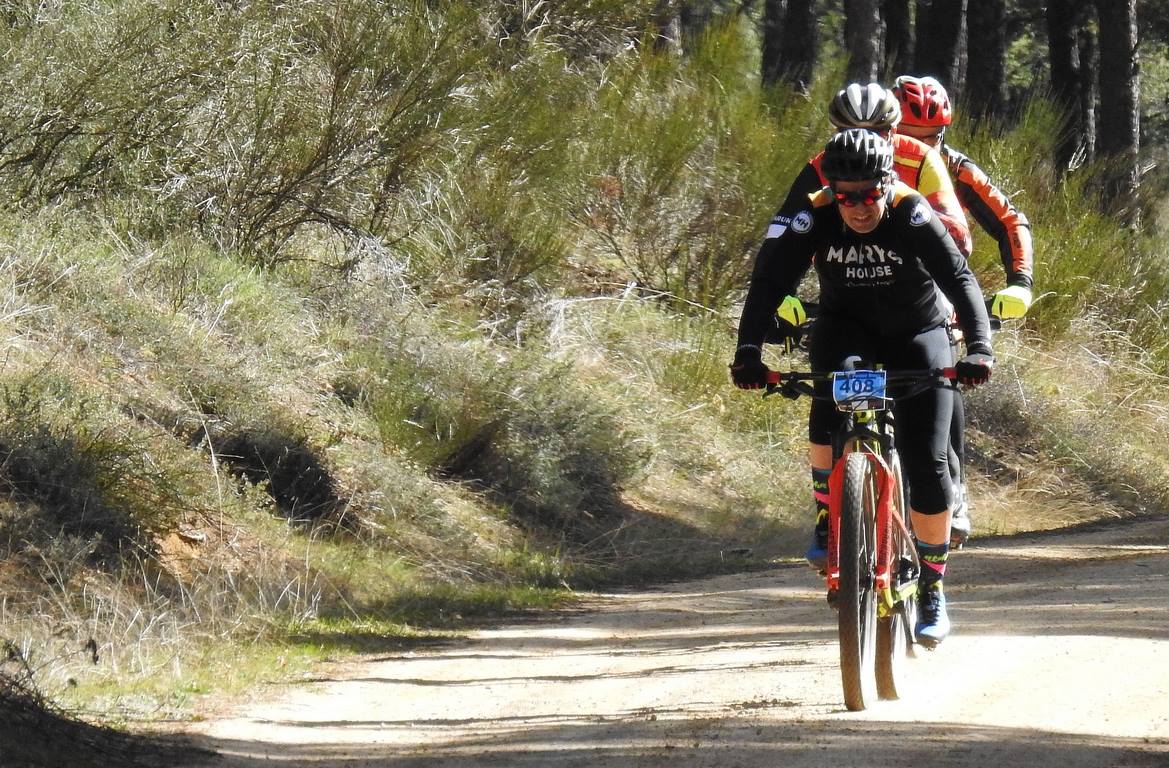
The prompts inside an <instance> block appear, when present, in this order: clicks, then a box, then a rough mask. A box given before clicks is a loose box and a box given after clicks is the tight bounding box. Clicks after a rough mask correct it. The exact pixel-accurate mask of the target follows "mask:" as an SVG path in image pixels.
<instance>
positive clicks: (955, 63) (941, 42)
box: [914, 0, 981, 99]
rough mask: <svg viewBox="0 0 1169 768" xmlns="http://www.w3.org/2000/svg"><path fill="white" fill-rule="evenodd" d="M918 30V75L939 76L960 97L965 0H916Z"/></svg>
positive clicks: (916, 56) (964, 32)
mask: <svg viewBox="0 0 1169 768" xmlns="http://www.w3.org/2000/svg"><path fill="white" fill-rule="evenodd" d="M974 1H975V2H981V0H974ZM916 29H917V34H916V35H915V38H916V41H917V42H916V44H915V46H914V69H915V70H916V71H917V72H916V74H918V75H921V76H925V75H930V76H933V77H936V78H937V79H938V80H940V81H941V82H942V85H944V86H946V89H947V90H948V91H949V92H950V98H951V99H955V98H957V97H959V96H960V94H961V92H962V59H963V56H964V53H965V45H966V0H917V24H916Z"/></svg>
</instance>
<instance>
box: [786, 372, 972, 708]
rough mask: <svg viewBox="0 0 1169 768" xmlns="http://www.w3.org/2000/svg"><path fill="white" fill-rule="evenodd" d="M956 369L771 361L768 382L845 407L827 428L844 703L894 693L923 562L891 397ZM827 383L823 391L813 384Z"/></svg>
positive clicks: (832, 592)
mask: <svg viewBox="0 0 1169 768" xmlns="http://www.w3.org/2000/svg"><path fill="white" fill-rule="evenodd" d="M953 380H954V369H952V368H945V369H933V370H925V371H886V370H882V369H880V368H879V367H874V366H869V365H866V364H865V363H863V362H862V361H860V360H859V359H857V358H850V359H849V360H848V361H846V364H845V365H844V366H843V368H842V370H839V371H833V372H830V373H806V372H795V371H793V372H781V371H772V372H771V374H770V377H769V383H768V391H769V392H779V393H780V394H783V395H785V396H787V397H789V398H792V399H795V398H798V397H799V396H800V395H805V396H808V397H812V398H817V399H825V400H828V399H830V400H832V401H833V402H835V403H836V407H837V408H838V409H839V410H840V411H842V412H843V413H844V414H845V418H844V420H843V422H842V424H841V426H840V428H839V429H838V430H837V432H836V434H835V435H834V436H833V441H832V449H833V450H832V454H833V466H832V474H831V476H830V478H829V481H828V485H829V496H830V498H831V503H830V506H829V513H828V564H827V568H826V569H825V571H824V577H825V582H826V585H827V588H828V601H829V603H831V604H832V605H833V606H834V607H835V608H836V610H837V615H838V631H839V638H840V677H841V683H842V685H843V688H844V703H845V706H846V707H848V709H850V710H854V711H855V710H861V709H864V708H865V707H866V706H868V704H870V703H872V702H873V701H875V700H876V699H877V698H878V697H880V698H882V699H896V698H898V697H899V695H900V693H901V690H902V688H903V665H904V660H905V658H906V657H907V656H910V655H912V654H913V647H914V644H915V639H914V626H915V624H916V623H917V582H918V575H919V574H920V572H921V562H920V561H919V559H918V556H917V546H916V544H915V541H914V536H913V532H912V530H911V528H912V523H911V520H910V516H909V498H908V493H907V489H906V487H905V482H904V478H903V477H902V474H901V461H900V457H899V456H898V453H897V449H896V446H895V445H894V426H895V425H894V415H893V411H892V409H891V407H890V406H892V404H893V403H895V402H898V401H901V400H905V399H908V398H910V397H913V396H915V395H918V394H921V393H922V392H924V391H925V390H927V389H930V388H932V387H949V388H954V389H956V385H955V384H954V383H953ZM818 383H826V384H828V385H829V391H830V393H831V394H830V395H822V394H821V393H820V391H818V390H817V388H816V386H815V385H816V384H818Z"/></svg>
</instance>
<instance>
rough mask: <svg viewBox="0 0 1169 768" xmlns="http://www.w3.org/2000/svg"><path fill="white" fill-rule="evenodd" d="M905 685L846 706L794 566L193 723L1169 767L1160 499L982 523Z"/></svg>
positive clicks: (626, 603) (434, 739) (383, 753)
mask: <svg viewBox="0 0 1169 768" xmlns="http://www.w3.org/2000/svg"><path fill="white" fill-rule="evenodd" d="M948 583H949V584H950V585H951V588H950V589H949V590H948V592H949V595H950V601H951V606H952V607H951V617H952V619H953V621H954V624H955V628H954V634H953V635H952V636H951V638H950V639H949V640H947V641H946V642H945V643H944V644H943V645H942V646H941V647H940V648H939V649H938V650H937V651H935V652H932V653H923V654H922V655H920V656H919V658H917V659H914V660H911V662H910V664H909V670H910V671H909V678H910V681H909V682H910V690H909V692H908V694H907V695H906V696H905V697H903V698H902V699H901V700H899V701H894V702H882V703H879V704H878V705H877V706H876V707H874V708H872V709H870V710H867V711H865V712H861V713H850V712H847V711H845V710H844V708H843V706H842V704H841V694H840V683H839V672H838V667H837V660H836V644H835V625H834V621H835V616H834V614H833V613H832V612H831V610H830V609H829V608H828V607H827V606H826V604H825V603H824V598H823V595H822V590H821V586H820V584H819V583H818V580H817V578H816V577H815V576H814V575H813V574H812V573H811V572H810V571H809V570H808V569H807V568H806V567H805V566H802V565H798V564H791V565H784V566H780V567H777V568H775V569H773V570H769V571H767V572H759V573H752V574H743V575H735V576H726V577H720V578H717V579H713V580H708V581H701V582H693V583H687V584H677V585H672V586H670V587H667V588H664V589H661V590H654V591H652V592H644V593H636V594H616V595H603V596H598V597H596V598H595V599H592V600H590V601H589V604H588V605H587V606H586V609H584V610H574V611H571V612H564V613H556V614H552V615H550V616H548V617H544V618H541V619H538V620H532V621H527V622H523V623H519V624H515V625H511V626H506V627H501V628H498V629H491V630H485V631H480V632H476V633H474V634H472V635H471V636H470V637H469V639H467V640H466V641H465V642H464V641H459V642H455V643H451V644H449V645H446V646H444V647H440V648H435V649H430V650H423V651H414V652H410V653H403V654H401V655H393V656H386V657H384V658H371V659H368V660H367V661H364V662H363V663H361V664H356V665H347V666H345V667H344V668H341V669H337V670H335V674H334V675H332V676H331V677H330V679H323V680H317V681H311V682H305V683H303V684H296V685H290V686H287V687H284V688H283V689H279V690H275V691H270V692H266V693H268V694H270V695H271V696H272V698H271V700H267V701H256V702H254V703H253V704H249V705H248V706H246V707H244V708H242V709H240V710H239V711H237V712H235V713H234V715H233V716H231V717H229V718H226V719H217V720H212V721H209V722H207V723H204V724H202V725H201V726H200V729H199V730H200V734H201V736H200V738H201V740H202V741H203V743H204V744H206V745H208V746H211V747H212V748H214V749H216V750H218V751H219V753H220V754H221V757H220V758H219V759H218V760H215V761H212V762H209V763H207V765H217V766H220V767H221V768H258V766H261V765H263V766H273V765H282V764H283V765H298V766H299V765H313V766H317V767H318V768H341V767H342V766H344V767H346V768H353V767H355V766H393V767H394V768H398V767H400V766H412V767H418V768H423V767H425V768H473V767H474V768H480V767H484V768H502V767H503V766H509V767H510V766H551V765H555V766H602V767H604V768H634V767H635V766H636V767H637V768H653V767H656V766H669V767H670V768H693V767H697V766H708V767H710V768H715V767H716V766H717V768H736V767H741V768H755V767H756V766H768V767H771V766H789V767H791V768H802V767H805V766H807V767H809V768H810V767H811V766H817V767H819V766H834V767H839V768H847V767H848V766H883V765H899V766H913V765H930V766H979V767H980V768H983V767H984V766H992V768H1002V767H1003V766H1016V765H1019V766H1023V765H1026V766H1046V767H1049V768H1056V767H1058V768H1080V767H1081V766H1083V768H1088V767H1091V768H1102V767H1107V766H1117V767H1119V766H1125V767H1128V766H1169V520H1154V521H1143V522H1139V523H1126V524H1123V525H1119V524H1118V525H1112V526H1109V527H1102V528H1096V529H1093V530H1081V531H1076V532H1062V533H1058V534H1048V535H1031V536H1027V537H1021V538H1013V539H1001V540H996V541H979V542H975V543H974V544H973V546H971V547H970V548H968V549H966V550H964V551H962V552H960V553H957V554H956V555H955V556H954V557H953V558H952V559H951V578H950V579H949V580H948Z"/></svg>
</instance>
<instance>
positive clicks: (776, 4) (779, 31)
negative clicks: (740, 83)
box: [759, 0, 784, 85]
mask: <svg viewBox="0 0 1169 768" xmlns="http://www.w3.org/2000/svg"><path fill="white" fill-rule="evenodd" d="M783 6H784V0H763V24H762V29H761V30H760V33H761V35H762V37H763V41H762V51H761V61H760V67H759V68H760V70H761V74H762V76H763V84H764V85H774V84H775V83H776V82H778V81H779V80H780V72H781V70H780V66H781V64H782V61H783V48H782V47H781V40H782V35H783V11H784V8H783Z"/></svg>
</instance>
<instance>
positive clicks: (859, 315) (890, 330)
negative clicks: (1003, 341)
mask: <svg viewBox="0 0 1169 768" xmlns="http://www.w3.org/2000/svg"><path fill="white" fill-rule="evenodd" d="M822 169H823V172H824V175H825V177H826V178H827V179H828V181H829V184H830V186H828V187H825V188H824V189H822V190H820V192H819V193H817V194H816V195H814V196H813V197H812V198H811V199H810V201H809V203H808V206H807V208H806V209H805V210H802V211H800V212H798V213H796V214H795V215H794V216H787V215H783V214H781V215H779V216H777V217H776V218H775V219H774V220H773V221H772V222H771V226H770V227H769V228H768V235H767V239H766V240H765V242H764V244H763V246H762V248H760V250H759V254H758V256H757V257H756V261H755V267H754V271H753V273H752V277H751V285H750V288H749V290H748V292H747V298H746V302H745V304H744V306H743V313H742V316H741V318H740V321H739V338H738V348H737V349H736V350H735V357H734V362H732V363H731V376H732V379H733V380H734V383H735V385H736V386H738V387H740V388H744V389H755V388H759V387H762V386H765V383H766V377H767V374H768V372H769V371H768V368H767V366H766V365H765V364H764V363H763V360H762V344H763V342H764V340H765V339H767V338H769V337H770V336H771V334H773V333H774V329H775V323H776V320H775V316H776V309H777V307H778V306H779V304H780V302H781V301H782V300H783V299H784V298H785V297H787V296H789V295H792V294H794V292H795V290H796V287H797V286H798V285H799V283H800V280H801V279H802V278H803V276H804V274H805V273H806V272H807V270H808V268H809V267H811V266H812V265H813V264H814V265H815V268H816V273H817V276H818V278H819V283H820V315H819V317H818V318H817V320H816V325H815V327H814V329H813V331H812V336H811V339H810V342H809V347H808V356H809V359H810V363H811V367H812V369H813V370H816V371H825V372H827V371H832V370H837V369H838V368H839V367H840V366H841V363H842V362H843V361H844V359H845V358H846V357H849V356H851V355H859V356H860V357H861V358H863V359H865V360H868V361H872V362H876V363H882V364H884V365H885V366H886V367H887V368H900V369H924V368H942V367H947V366H950V365H953V364H954V360H953V351H952V347H951V344H950V339H949V335H948V333H947V329H946V323H947V320H948V319H949V317H950V305H952V306H953V307H954V308H955V310H956V311H957V315H958V321H959V323H960V325H961V326H962V329H963V331H964V332H965V339H966V352H967V354H966V356H965V357H963V358H962V359H961V360H960V361H958V363H957V365H956V368H957V371H958V378H959V380H960V381H961V382H962V383H964V384H966V385H970V386H974V385H978V384H982V383H984V382H986V381H987V380H988V379H989V378H990V375H991V370H992V368H993V365H994V356H993V351H992V348H991V336H990V322H989V320H988V318H987V313H986V307H985V305H984V303H983V300H982V291H981V288H980V287H979V285H978V281H977V280H976V279H975V277H974V274H973V273H972V272H971V271H970V267H969V265H968V264H967V262H966V258H965V257H964V256H963V255H962V253H961V252H960V251H959V250H958V248H957V246H956V245H955V243H954V240H953V239H952V238H951V237H950V235H949V234H948V233H947V232H946V228H945V227H944V226H943V224H942V223H941V222H940V221H939V220H938V217H937V215H936V214H935V213H934V211H933V210H932V209H931V208H930V205H929V203H928V202H926V200H925V198H924V197H922V196H921V195H920V194H918V193H917V192H915V191H914V190H913V189H911V188H910V187H908V186H906V185H905V184H904V183H902V182H900V181H897V180H895V179H894V176H893V150H892V147H891V146H890V144H889V142H888V141H886V140H885V139H884V138H883V137H881V136H880V135H878V134H876V133H874V132H872V131H868V130H865V129H861V128H853V129H848V130H845V131H841V132H840V133H837V134H836V135H835V136H834V137H833V138H832V139H831V140H830V141H829V142H828V144H827V146H826V147H825V149H824V159H823V164H822ZM947 300H948V302H949V303H947ZM789 328H790V326H789ZM954 397H956V393H954V392H953V391H951V390H947V389H931V390H929V391H927V392H923V393H922V394H920V395H917V396H915V397H913V398H910V399H908V400H905V401H903V402H902V403H901V404H900V405H898V406H897V407H896V415H897V443H898V449H899V451H900V452H901V455H902V459H903V467H904V471H905V477H906V482H907V485H908V486H909V497H910V508H911V515H912V518H913V526H914V532H915V534H916V536H917V539H918V542H917V544H918V551H919V554H920V555H921V559H922V563H923V569H922V575H921V579H920V583H919V600H920V606H921V614H920V620H919V621H918V625H917V627H916V628H915V630H916V633H917V635H918V636H919V638H922V639H923V641H924V642H926V643H927V644H928V645H935V644H936V643H938V642H940V641H941V640H943V639H944V638H945V637H946V635H947V634H949V630H950V622H949V618H948V615H947V612H946V602H945V596H944V593H943V591H942V577H943V576H944V574H945V569H946V561H947V557H948V554H949V538H950V514H951V511H952V508H953V505H954V503H955V489H954V487H953V482H952V480H951V475H950V470H949V429H950V418H951V415H952V413H953V402H952V398H954ZM841 418H842V416H841V414H839V413H838V412H837V411H836V409H835V408H834V407H833V405H832V404H831V403H829V402H824V401H821V400H816V401H813V405H812V407H811V413H810V415H809V420H808V438H809V441H810V443H811V445H810V449H809V454H810V459H811V465H812V472H813V478H814V479H816V480H817V481H818V479H819V478H823V480H824V492H825V493H826V492H827V476H828V473H829V471H830V469H831V465H832V448H831V435H832V433H833V431H834V430H835V428H836V426H837V425H838V424H839V420H840V419H841ZM826 542H827V519H823V520H818V521H817V526H816V532H815V538H814V541H813V547H812V549H811V550H809V553H808V556H809V560H814V559H816V558H818V557H821V556H824V555H826V552H825V551H824V550H825V548H826Z"/></svg>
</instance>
